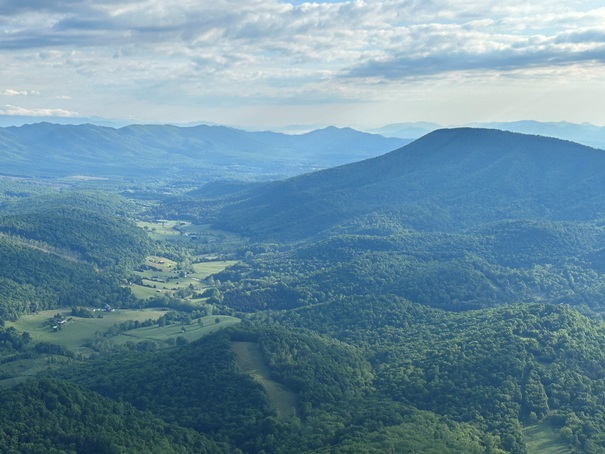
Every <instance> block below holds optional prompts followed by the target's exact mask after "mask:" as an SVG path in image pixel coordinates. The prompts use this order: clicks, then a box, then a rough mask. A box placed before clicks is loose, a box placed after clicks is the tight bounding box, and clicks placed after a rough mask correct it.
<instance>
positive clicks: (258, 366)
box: [231, 342, 296, 421]
mask: <svg viewBox="0 0 605 454" xmlns="http://www.w3.org/2000/svg"><path fill="white" fill-rule="evenodd" d="M231 349H232V350H233V352H235V355H236V358H237V364H238V365H239V367H240V368H241V369H242V370H243V371H244V372H245V373H248V374H250V375H252V377H253V378H254V380H256V381H257V382H258V383H260V384H261V385H263V388H265V391H266V392H267V396H268V397H269V402H270V404H271V406H272V407H273V409H274V410H275V411H276V412H277V417H278V418H279V419H281V420H282V421H283V420H288V419H292V418H294V417H296V394H295V393H293V392H292V391H290V390H289V389H288V388H287V387H285V386H284V385H282V384H281V383H278V382H276V381H275V380H273V379H272V378H271V373H270V371H269V367H268V366H267V364H266V363H265V360H264V358H263V355H262V354H261V351H260V347H259V345H258V344H257V343H256V342H232V343H231Z"/></svg>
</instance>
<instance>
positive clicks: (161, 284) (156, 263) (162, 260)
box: [130, 256, 237, 302]
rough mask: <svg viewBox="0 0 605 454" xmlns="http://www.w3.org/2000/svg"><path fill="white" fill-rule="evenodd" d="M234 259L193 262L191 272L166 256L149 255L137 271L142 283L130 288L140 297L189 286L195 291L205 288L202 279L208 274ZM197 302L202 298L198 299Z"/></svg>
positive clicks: (171, 291) (233, 261)
mask: <svg viewBox="0 0 605 454" xmlns="http://www.w3.org/2000/svg"><path fill="white" fill-rule="evenodd" d="M236 263H237V261H235V260H212V261H205V262H200V263H193V264H192V265H191V267H192V268H193V272H191V270H189V272H184V271H183V270H181V269H179V266H178V263H177V262H175V261H173V260H170V259H168V258H166V257H159V256H149V257H147V259H146V260H145V265H146V267H147V268H149V269H146V270H144V271H137V272H136V274H137V275H139V276H140V277H141V279H142V282H143V285H138V284H132V285H131V286H130V290H131V291H132V293H133V294H134V295H135V296H136V297H137V298H140V299H148V298H153V297H154V296H158V294H166V295H170V294H172V293H174V292H178V291H179V290H181V289H186V288H191V289H193V290H194V291H195V292H196V293H200V292H203V291H204V289H206V288H207V286H206V285H204V283H203V281H204V280H205V279H206V278H207V277H208V276H210V275H212V274H216V273H220V272H221V271H223V270H224V269H225V268H227V267H229V266H231V265H234V264H236ZM198 300H199V301H198V302H202V301H203V300H200V299H198Z"/></svg>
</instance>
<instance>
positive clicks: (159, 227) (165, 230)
mask: <svg viewBox="0 0 605 454" xmlns="http://www.w3.org/2000/svg"><path fill="white" fill-rule="evenodd" d="M137 225H138V226H139V227H141V228H142V229H143V230H145V231H146V232H147V234H148V235H149V237H150V238H151V239H152V240H160V241H174V242H180V243H194V242H199V243H200V244H210V243H221V244H234V243H239V242H241V241H242V238H241V237H240V236H239V235H236V234H234V233H230V232H224V231H221V230H215V229H213V228H211V227H210V225H208V224H201V225H199V224H192V223H191V222H188V221H174V220H163V219H159V220H156V221H154V222H149V221H138V222H137Z"/></svg>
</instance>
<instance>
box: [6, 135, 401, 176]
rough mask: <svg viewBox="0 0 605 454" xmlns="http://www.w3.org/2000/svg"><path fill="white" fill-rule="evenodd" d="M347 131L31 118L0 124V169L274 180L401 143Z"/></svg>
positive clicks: (51, 173)
mask: <svg viewBox="0 0 605 454" xmlns="http://www.w3.org/2000/svg"><path fill="white" fill-rule="evenodd" d="M409 142H410V140H409V139H398V138H385V137H382V136H379V135H376V134H368V133H363V132H359V131H354V130H352V129H348V128H344V129H339V128H334V127H330V128H325V129H321V130H316V131H312V132H309V133H306V134H301V135H287V134H280V133H274V132H246V131H242V130H238V129H233V128H228V127H225V126H208V125H199V126H194V127H177V126H170V125H131V126H126V127H122V128H119V129H116V128H111V127H104V126H95V125H90V124H83V125H58V124H51V123H36V124H31V125H23V126H20V127H15V126H13V127H7V128H0V168H1V169H2V173H4V174H12V175H19V176H40V177H69V176H81V175H85V176H91V177H104V178H111V177H119V178H140V179H148V178H158V177H160V178H172V179H175V178H176V179H178V178H189V179H191V178H193V177H196V178H198V179H201V180H213V179H219V178H223V179H224V178H231V179H275V178H282V177H286V176H291V175H297V174H301V173H305V172H310V171H313V170H318V169H322V168H327V167H332V166H335V165H340V164H344V163H348V162H354V161H359V160H361V159H366V158H368V157H372V156H377V155H380V154H383V153H386V152H388V151H391V150H394V149H396V148H399V147H401V146H402V145H403V144H406V143H409Z"/></svg>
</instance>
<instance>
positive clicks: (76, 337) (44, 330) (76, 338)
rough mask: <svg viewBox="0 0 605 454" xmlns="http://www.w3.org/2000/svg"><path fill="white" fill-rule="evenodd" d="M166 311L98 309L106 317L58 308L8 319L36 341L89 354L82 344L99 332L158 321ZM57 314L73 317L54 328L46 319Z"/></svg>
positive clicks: (66, 317)
mask: <svg viewBox="0 0 605 454" xmlns="http://www.w3.org/2000/svg"><path fill="white" fill-rule="evenodd" d="M165 313H166V312H165V311H159V310H153V309H117V310H115V311H113V312H101V311H99V312H96V313H95V314H98V315H102V316H103V318H97V317H95V318H80V317H72V315H71V310H66V309H55V310H49V311H41V312H38V313H37V314H30V315H24V316H23V317H21V318H19V319H18V320H17V321H16V322H6V325H7V326H14V327H15V329H17V330H18V331H21V332H24V331H27V332H28V333H29V334H30V335H31V336H32V339H33V340H34V342H51V343H53V344H57V345H61V346H63V347H65V348H67V349H68V350H71V351H72V352H74V353H88V352H89V349H87V348H85V347H83V346H82V345H83V344H84V343H86V342H87V341H89V340H94V338H95V333H96V332H97V331H101V332H102V331H105V330H107V329H108V328H109V327H111V326H113V325H116V324H118V323H122V322H126V321H128V320H134V321H136V320H138V321H140V322H143V321H145V320H148V319H152V320H157V319H159V318H160V317H161V316H162V315H164V314H165ZM55 314H61V315H63V316H64V317H65V319H66V320H67V319H69V318H71V320H70V321H66V322H65V323H64V324H63V325H61V329H60V330H58V331H53V330H52V326H51V325H49V324H48V323H47V322H48V320H49V319H51V318H52V317H53V316H54V315H55Z"/></svg>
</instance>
